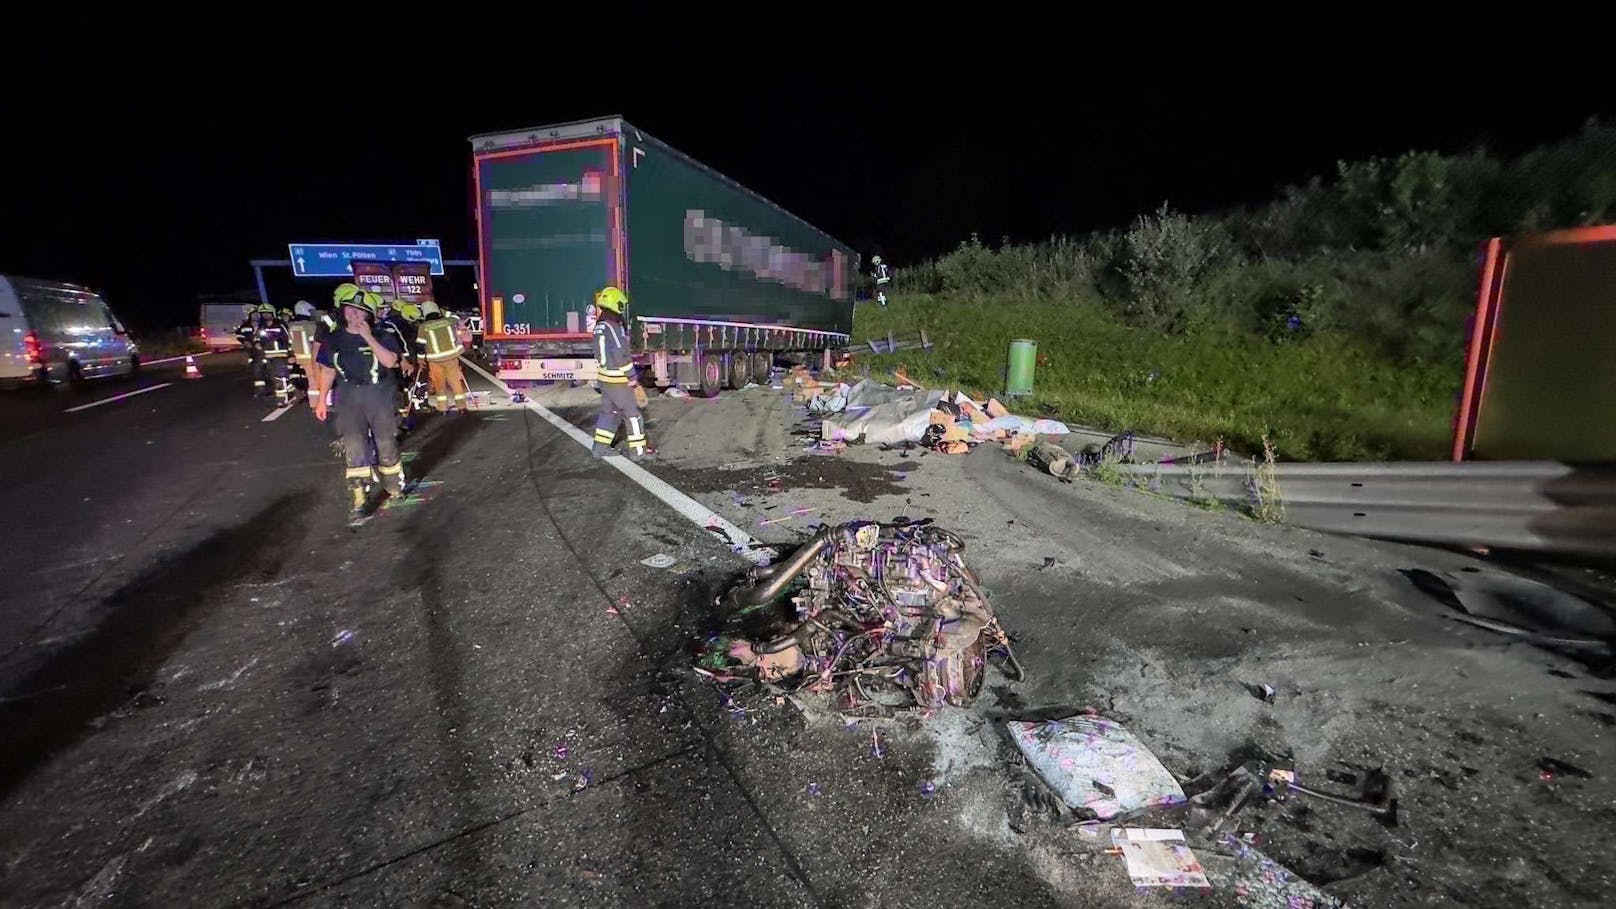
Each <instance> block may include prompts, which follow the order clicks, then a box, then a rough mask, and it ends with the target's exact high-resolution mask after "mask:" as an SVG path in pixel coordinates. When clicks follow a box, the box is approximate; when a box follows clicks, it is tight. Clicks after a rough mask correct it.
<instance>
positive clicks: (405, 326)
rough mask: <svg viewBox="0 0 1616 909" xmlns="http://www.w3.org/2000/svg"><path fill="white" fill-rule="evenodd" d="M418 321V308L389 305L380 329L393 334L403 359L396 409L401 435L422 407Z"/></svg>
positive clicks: (423, 378)
mask: <svg viewBox="0 0 1616 909" xmlns="http://www.w3.org/2000/svg"><path fill="white" fill-rule="evenodd" d="M420 321H421V307H419V306H417V305H416V304H414V303H411V302H408V301H406V300H399V301H396V302H394V303H393V304H392V306H391V307H390V311H389V312H388V314H387V318H386V320H385V322H384V324H383V325H382V327H383V328H384V329H388V330H391V331H393V332H395V333H396V334H397V335H398V339H399V343H401V344H402V345H403V346H404V356H403V357H401V358H400V360H399V389H400V390H401V391H402V392H403V395H402V397H401V399H400V401H399V407H398V417H399V427H400V430H401V431H402V430H407V429H410V428H411V427H412V426H413V425H414V419H415V411H417V410H420V409H422V408H424V407H425V406H426V400H427V389H426V372H425V370H424V369H423V368H422V365H421V359H420V356H419V352H418V350H417V348H416V339H417V337H418V336H419V334H420V332H419V330H418V329H417V327H416V326H417V325H418V324H419V323H420Z"/></svg>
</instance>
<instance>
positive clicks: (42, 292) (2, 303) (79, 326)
mask: <svg viewBox="0 0 1616 909" xmlns="http://www.w3.org/2000/svg"><path fill="white" fill-rule="evenodd" d="M139 368H140V351H139V350H138V349H137V348H136V346H135V342H134V339H133V338H130V337H129V332H128V331H126V330H124V327H123V323H122V322H119V321H118V317H117V316H115V315H113V314H112V310H111V309H110V308H109V307H108V306H107V304H106V301H105V300H102V299H101V297H100V296H99V295H97V294H96V293H94V292H93V291H91V290H89V289H88V288H84V287H80V286H78V285H77V284H64V283H62V282H60V281H36V280H33V279H31V278H12V277H7V276H5V275H0V382H4V383H7V384H11V383H18V382H27V381H38V382H42V383H49V384H55V383H69V384H78V383H80V382H83V381H85V380H87V379H97V378H101V377H103V376H121V375H128V374H130V373H131V372H134V371H135V370H136V369H139Z"/></svg>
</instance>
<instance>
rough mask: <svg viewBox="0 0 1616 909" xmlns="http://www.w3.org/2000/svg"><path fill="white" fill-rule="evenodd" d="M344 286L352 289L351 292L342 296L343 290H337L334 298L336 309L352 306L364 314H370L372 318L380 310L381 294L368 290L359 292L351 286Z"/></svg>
mask: <svg viewBox="0 0 1616 909" xmlns="http://www.w3.org/2000/svg"><path fill="white" fill-rule="evenodd" d="M345 286H346V287H353V292H352V293H348V294H344V293H342V290H343V288H341V287H339V288H337V293H336V294H335V296H336V298H337V305H338V307H342V306H352V307H355V308H357V309H363V310H364V311H365V312H367V313H370V314H371V315H373V316H374V315H376V312H377V311H378V310H380V309H381V308H382V295H381V294H379V293H376V292H374V291H369V290H360V289H359V288H358V287H355V286H354V285H352V284H348V285H345Z"/></svg>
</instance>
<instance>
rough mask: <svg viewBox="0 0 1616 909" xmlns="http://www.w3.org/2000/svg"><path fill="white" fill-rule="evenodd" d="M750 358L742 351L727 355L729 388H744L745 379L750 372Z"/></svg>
mask: <svg viewBox="0 0 1616 909" xmlns="http://www.w3.org/2000/svg"><path fill="white" fill-rule="evenodd" d="M749 360H750V358H749V357H748V356H747V355H746V354H745V353H744V352H742V351H739V350H737V351H735V352H734V353H731V354H730V355H729V387H730V388H745V387H746V377H747V376H748V375H749V374H750V373H751V372H752V368H751V366H749V365H748V361H749Z"/></svg>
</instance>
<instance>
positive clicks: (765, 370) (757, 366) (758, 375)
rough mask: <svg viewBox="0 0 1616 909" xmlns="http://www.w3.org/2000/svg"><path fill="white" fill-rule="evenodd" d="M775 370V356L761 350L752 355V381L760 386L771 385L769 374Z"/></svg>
mask: <svg viewBox="0 0 1616 909" xmlns="http://www.w3.org/2000/svg"><path fill="white" fill-rule="evenodd" d="M773 370H774V354H772V353H769V352H768V351H766V350H760V351H758V352H757V353H754V354H752V381H754V382H756V383H758V384H759V385H767V384H769V373H770V372H772V371H773Z"/></svg>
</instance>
